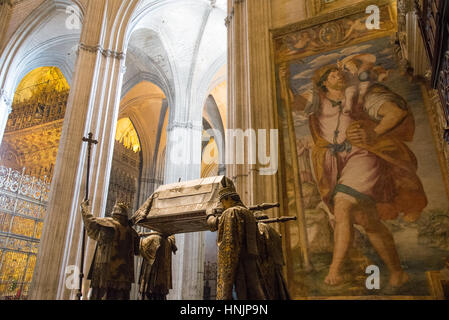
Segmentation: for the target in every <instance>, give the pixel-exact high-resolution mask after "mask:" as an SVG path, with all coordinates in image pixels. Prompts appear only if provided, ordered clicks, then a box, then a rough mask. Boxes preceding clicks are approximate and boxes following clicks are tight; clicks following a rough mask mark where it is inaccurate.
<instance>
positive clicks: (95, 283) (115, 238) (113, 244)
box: [83, 211, 139, 300]
mask: <svg viewBox="0 0 449 320" xmlns="http://www.w3.org/2000/svg"><path fill="white" fill-rule="evenodd" d="M83 220H84V225H85V228H86V231H87V234H88V236H89V237H90V238H92V239H94V240H96V241H97V246H96V249H95V254H94V258H93V261H92V264H91V267H90V270H89V274H88V276H87V279H88V280H90V281H91V288H92V296H91V299H92V300H129V298H130V290H131V284H132V283H134V255H138V253H139V237H138V235H137V232H136V231H135V230H134V229H133V228H132V227H131V226H130V225H129V224H126V225H122V224H120V223H119V222H118V221H116V220H114V219H113V218H95V217H94V216H93V215H92V214H90V213H88V212H84V211H83Z"/></svg>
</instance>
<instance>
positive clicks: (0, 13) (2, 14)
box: [0, 0, 12, 51]
mask: <svg viewBox="0 0 449 320" xmlns="http://www.w3.org/2000/svg"><path fill="white" fill-rule="evenodd" d="M11 8H12V1H11V0H0V30H2V32H1V33H0V51H1V49H3V47H4V42H5V41H6V39H5V36H6V34H7V32H6V31H7V30H8V25H9V21H10V19H11Z"/></svg>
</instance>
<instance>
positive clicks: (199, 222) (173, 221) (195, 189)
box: [132, 176, 225, 234]
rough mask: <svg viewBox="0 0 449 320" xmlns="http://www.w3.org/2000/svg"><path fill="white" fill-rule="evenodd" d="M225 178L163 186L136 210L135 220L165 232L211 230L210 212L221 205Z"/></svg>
mask: <svg viewBox="0 0 449 320" xmlns="http://www.w3.org/2000/svg"><path fill="white" fill-rule="evenodd" d="M223 179H225V177H224V176H219V177H210V178H205V179H199V180H193V181H187V182H180V183H174V184H169V185H164V186H161V187H159V188H158V189H157V190H156V191H155V192H154V193H153V194H152V195H151V196H150V197H149V198H148V199H147V201H145V203H144V204H143V205H142V207H140V208H139V210H137V211H136V213H135V214H134V216H133V218H132V221H133V223H135V224H137V225H139V226H142V227H145V228H148V229H150V230H153V231H158V232H161V233H165V234H178V233H189V232H199V231H207V230H209V228H208V227H207V223H206V216H207V213H206V212H211V210H212V209H214V208H219V207H221V203H220V201H219V197H218V191H219V190H220V188H222V187H221V182H222V180H223ZM209 209H210V210H209Z"/></svg>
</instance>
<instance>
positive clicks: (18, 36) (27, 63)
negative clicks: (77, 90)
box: [0, 0, 84, 141]
mask: <svg viewBox="0 0 449 320" xmlns="http://www.w3.org/2000/svg"><path fill="white" fill-rule="evenodd" d="M69 5H72V6H73V5H75V6H76V7H77V8H78V9H79V10H78V11H77V13H76V14H79V17H78V18H79V19H80V21H82V20H83V16H84V8H83V7H82V5H81V4H80V3H79V2H78V1H76V2H72V1H68V0H46V1H44V2H43V3H42V4H41V5H40V6H39V7H37V8H36V9H35V10H34V11H32V12H31V14H30V15H29V16H28V17H26V18H25V20H24V21H23V22H22V24H21V25H20V26H19V27H18V29H17V30H16V31H15V32H14V33H13V34H12V36H11V37H10V39H9V40H8V42H7V45H6V46H5V48H4V50H3V51H2V52H1V55H0V98H1V99H0V110H1V112H0V113H1V114H2V115H3V117H4V118H3V119H0V141H1V140H2V137H3V132H4V127H5V121H6V119H7V117H8V114H9V112H10V111H11V110H10V107H11V103H12V99H13V96H14V92H15V90H16V88H17V86H18V84H19V82H20V80H21V79H22V78H23V77H24V76H25V75H26V74H28V73H29V72H30V71H31V70H34V69H36V68H38V67H43V66H55V67H58V68H59V69H60V70H61V72H62V73H63V74H64V76H65V78H66V79H67V81H68V82H69V84H70V83H71V80H72V73H73V70H74V65H75V59H76V49H77V47H76V46H77V44H78V42H79V39H80V34H81V32H80V30H75V31H73V30H72V31H69V30H68V29H65V28H55V27H54V26H56V25H58V23H61V22H62V21H64V19H65V18H66V13H65V10H66V8H67V6H69ZM52 26H53V28H52ZM51 30H53V32H51ZM35 43H38V44H37V45H36V44H35ZM56 49H57V53H56V52H55V51H56ZM52 50H53V51H52ZM5 111H6V112H5Z"/></svg>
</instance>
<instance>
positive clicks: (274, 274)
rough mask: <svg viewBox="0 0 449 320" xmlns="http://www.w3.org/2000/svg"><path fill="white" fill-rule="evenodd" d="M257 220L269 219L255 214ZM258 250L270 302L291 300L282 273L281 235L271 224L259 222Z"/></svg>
mask: <svg viewBox="0 0 449 320" xmlns="http://www.w3.org/2000/svg"><path fill="white" fill-rule="evenodd" d="M254 216H255V217H256V219H268V216H267V215H266V214H264V213H263V212H256V213H254ZM257 228H258V231H259V234H258V239H257V248H258V250H259V257H260V266H261V270H262V277H263V279H265V285H266V288H267V294H268V298H269V299H270V300H290V294H289V292H288V289H287V285H286V282H285V279H284V276H283V273H282V268H283V266H284V264H285V260H284V255H283V253H282V238H281V235H280V234H279V233H278V232H277V231H276V229H274V228H273V227H272V226H270V225H269V224H266V223H263V222H258V223H257Z"/></svg>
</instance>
